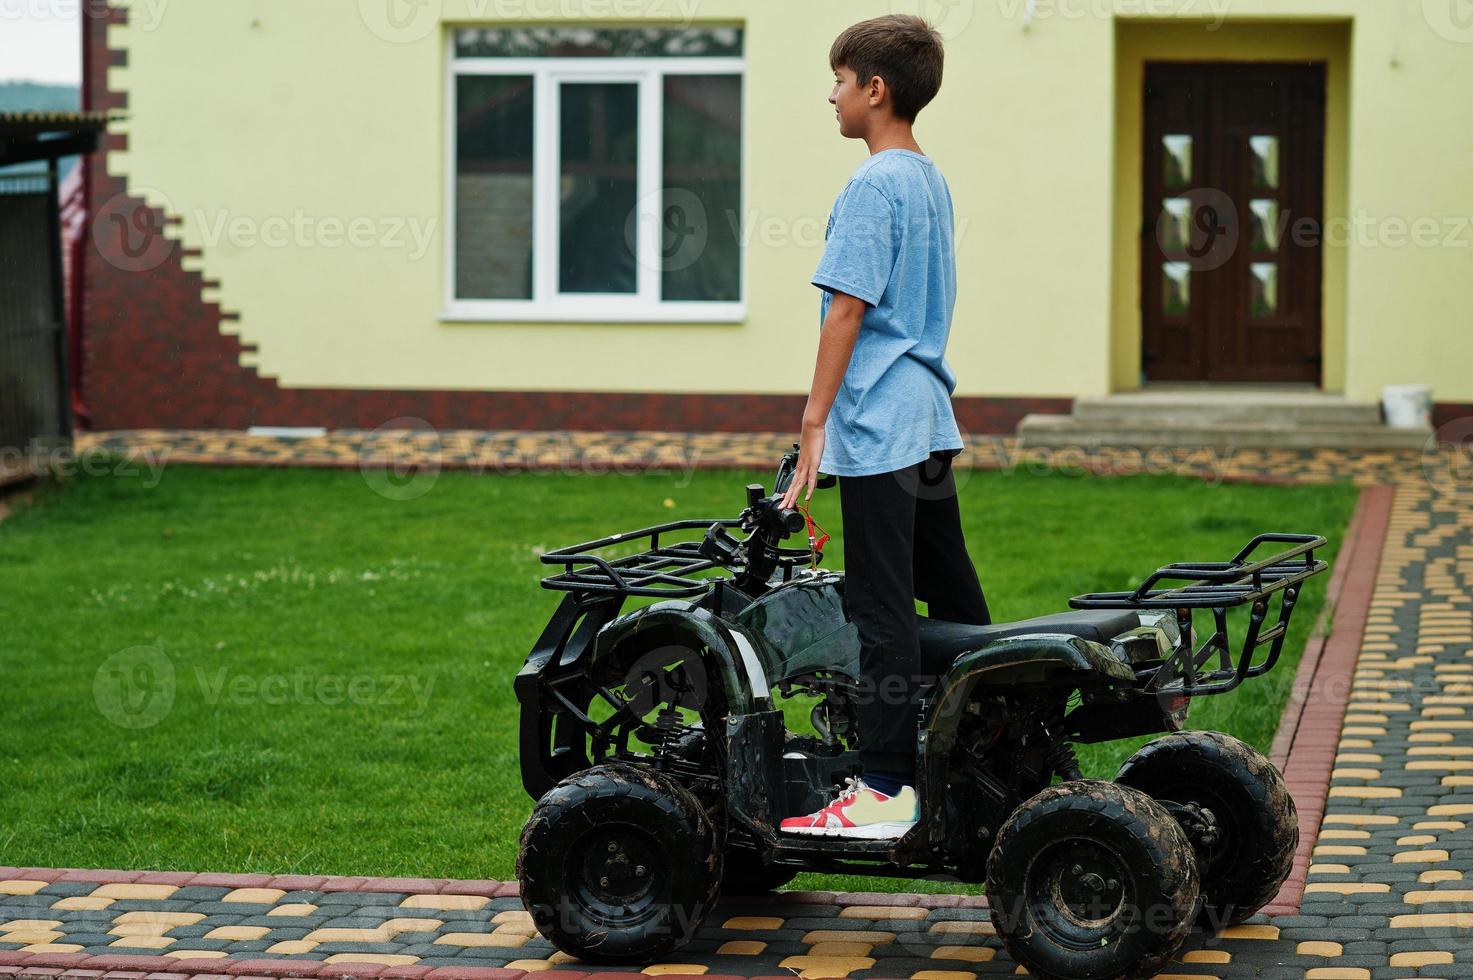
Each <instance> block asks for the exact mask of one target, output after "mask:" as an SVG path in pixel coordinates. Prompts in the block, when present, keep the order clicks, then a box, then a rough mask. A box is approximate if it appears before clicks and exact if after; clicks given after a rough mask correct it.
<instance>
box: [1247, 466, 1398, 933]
mask: <svg viewBox="0 0 1473 980" xmlns="http://www.w3.org/2000/svg"><path fill="white" fill-rule="evenodd" d="M1395 499H1396V488H1395V487H1392V486H1375V487H1367V488H1366V489H1364V490H1362V491H1361V495H1360V500H1359V502H1358V503H1357V504H1356V508H1355V515H1354V516H1353V517H1352V518H1351V521H1350V526H1349V527H1348V528H1347V529H1346V534H1345V542H1344V544H1342V545H1341V547H1340V552H1339V555H1338V557H1337V558H1336V560H1335V572H1334V574H1333V576H1332V577H1331V580H1330V587H1329V590H1328V592H1327V594H1326V597H1325V608H1326V609H1327V610H1328V609H1330V608H1331V607H1330V604H1331V603H1334V607H1333V611H1332V612H1331V616H1330V621H1329V625H1330V629H1329V635H1328V636H1321V637H1317V638H1315V639H1314V640H1313V641H1311V643H1310V644H1309V645H1308V646H1306V648H1305V651H1304V657H1303V659H1301V660H1300V663H1299V671H1298V673H1296V674H1295V676H1294V688H1293V691H1292V693H1291V694H1290V695H1289V698H1290V701H1289V706H1288V710H1289V711H1290V712H1291V713H1289V714H1286V715H1285V716H1284V718H1283V720H1282V721H1281V722H1280V723H1279V732H1278V736H1277V737H1276V738H1275V739H1274V746H1273V749H1272V751H1271V753H1270V756H1271V758H1272V759H1273V762H1274V765H1276V766H1278V767H1279V768H1280V769H1281V770H1282V771H1283V773H1284V781H1285V782H1286V783H1288V785H1289V793H1290V794H1291V795H1292V796H1293V797H1294V804H1295V806H1296V807H1297V808H1298V810H1299V849H1298V850H1297V851H1296V852H1295V853H1294V870H1293V871H1291V872H1289V878H1288V880H1287V881H1285V882H1284V887H1283V888H1281V889H1280V890H1279V894H1278V895H1277V896H1276V897H1275V898H1274V900H1273V901H1272V902H1270V903H1269V904H1268V905H1266V906H1264V908H1263V911H1264V912H1266V913H1268V914H1269V915H1295V914H1297V913H1298V912H1299V907H1300V904H1301V903H1302V902H1303V900H1304V882H1305V878H1306V877H1307V876H1308V874H1309V858H1310V854H1311V852H1313V850H1314V845H1315V842H1316V840H1317V839H1318V838H1319V831H1320V821H1321V820H1323V819H1324V815H1325V800H1326V799H1327V798H1328V796H1329V793H1330V773H1331V771H1333V769H1334V768H1335V752H1336V749H1337V747H1338V746H1339V744H1340V729H1341V727H1342V722H1343V721H1344V720H1345V706H1346V704H1347V703H1349V701H1350V682H1351V678H1352V677H1353V676H1354V674H1355V665H1356V660H1357V659H1358V658H1359V656H1360V644H1361V637H1362V635H1363V634H1364V633H1365V625H1366V614H1367V612H1368V611H1369V609H1370V604H1371V595H1372V594H1373V593H1374V591H1375V588H1376V572H1377V570H1378V569H1379V567H1380V564H1381V549H1382V546H1383V545H1384V544H1385V541H1386V532H1387V529H1388V527H1389V525H1390V521H1391V506H1392V504H1393V502H1394V501H1395Z"/></svg>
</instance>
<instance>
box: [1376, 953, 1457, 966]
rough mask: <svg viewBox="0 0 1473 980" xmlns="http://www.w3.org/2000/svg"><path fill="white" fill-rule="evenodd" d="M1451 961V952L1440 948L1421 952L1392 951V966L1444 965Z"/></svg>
mask: <svg viewBox="0 0 1473 980" xmlns="http://www.w3.org/2000/svg"><path fill="white" fill-rule="evenodd" d="M1452 961H1453V954H1452V953H1449V952H1447V951H1446V950H1441V949H1429V950H1427V951H1426V952H1423V953H1392V954H1391V965H1392V966H1412V967H1416V966H1446V965H1448V964H1449V963H1451V962H1452Z"/></svg>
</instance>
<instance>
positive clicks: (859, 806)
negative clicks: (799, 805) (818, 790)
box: [779, 777, 920, 840]
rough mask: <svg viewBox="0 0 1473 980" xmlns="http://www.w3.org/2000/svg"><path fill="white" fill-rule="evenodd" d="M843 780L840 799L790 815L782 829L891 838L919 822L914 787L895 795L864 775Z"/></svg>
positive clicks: (869, 837)
mask: <svg viewBox="0 0 1473 980" xmlns="http://www.w3.org/2000/svg"><path fill="white" fill-rule="evenodd" d="M844 782H845V784H846V785H845V787H844V791H843V792H842V793H840V794H839V797H838V799H836V800H834V802H832V803H830V804H829V805H828V806H826V807H824V808H823V809H822V810H819V811H818V812H816V813H810V814H808V815H807V816H804V817H788V818H787V819H786V820H784V821H783V822H782V823H781V824H780V825H779V827H780V829H781V830H782V832H783V833H785V834H813V835H817V836H821V837H859V838H864V839H866V840H888V839H890V838H892V837H903V836H905V833H906V831H908V830H910V828H912V827H914V826H915V825H916V820H917V819H918V818H919V816H920V811H919V807H918V806H917V803H916V791H915V789H914V787H911V786H903V787H901V789H900V792H898V793H896V794H895V795H894V796H886V795H885V794H884V793H881V792H880V791H879V790H877V789H873V788H871V787H869V786H866V785H865V784H864V779H863V778H862V777H856V778H851V779H846V780H844Z"/></svg>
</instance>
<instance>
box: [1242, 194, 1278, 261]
mask: <svg viewBox="0 0 1473 980" xmlns="http://www.w3.org/2000/svg"><path fill="white" fill-rule="evenodd" d="M1248 217H1249V221H1250V222H1251V223H1252V226H1253V227H1252V231H1251V232H1250V235H1249V238H1250V240H1251V241H1252V243H1253V245H1252V247H1253V251H1254V252H1257V253H1259V254H1261V255H1272V254H1274V253H1276V252H1278V250H1279V202H1278V201H1275V200H1274V199H1273V198H1254V199H1253V200H1251V201H1249V202H1248Z"/></svg>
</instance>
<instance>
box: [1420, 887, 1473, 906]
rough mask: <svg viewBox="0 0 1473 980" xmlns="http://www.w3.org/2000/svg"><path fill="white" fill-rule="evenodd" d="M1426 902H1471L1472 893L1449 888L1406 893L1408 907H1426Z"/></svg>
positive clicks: (1472, 900)
mask: <svg viewBox="0 0 1473 980" xmlns="http://www.w3.org/2000/svg"><path fill="white" fill-rule="evenodd" d="M1428 902H1473V891H1470V890H1467V889H1452V888H1449V889H1447V890H1446V891H1430V892H1407V896H1406V903H1407V904H1408V905H1426V904H1427V903H1428Z"/></svg>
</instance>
